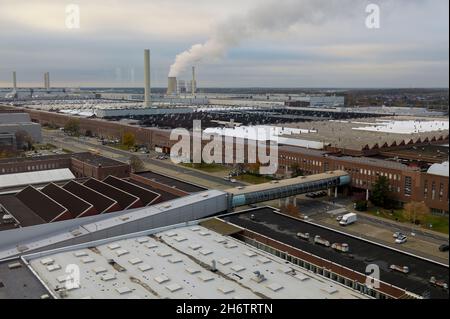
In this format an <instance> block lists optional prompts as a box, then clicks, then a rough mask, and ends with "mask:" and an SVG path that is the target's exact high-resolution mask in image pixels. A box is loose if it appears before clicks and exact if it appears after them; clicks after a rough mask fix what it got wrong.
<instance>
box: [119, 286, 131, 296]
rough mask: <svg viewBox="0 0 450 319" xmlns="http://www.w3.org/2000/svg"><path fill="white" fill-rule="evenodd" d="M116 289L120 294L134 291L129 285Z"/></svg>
mask: <svg viewBox="0 0 450 319" xmlns="http://www.w3.org/2000/svg"><path fill="white" fill-rule="evenodd" d="M116 291H117V292H118V293H119V294H120V295H124V294H127V293H130V292H132V290H131V289H130V288H128V287H120V288H116Z"/></svg>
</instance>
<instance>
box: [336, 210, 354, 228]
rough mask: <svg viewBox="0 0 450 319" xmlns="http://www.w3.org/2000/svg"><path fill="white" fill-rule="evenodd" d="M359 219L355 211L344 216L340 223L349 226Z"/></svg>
mask: <svg viewBox="0 0 450 319" xmlns="http://www.w3.org/2000/svg"><path fill="white" fill-rule="evenodd" d="M357 220H358V216H357V215H356V214H354V213H350V214H347V215H344V216H342V219H341V221H340V222H339V224H340V225H341V226H347V225H351V224H353V223H354V222H356V221H357Z"/></svg>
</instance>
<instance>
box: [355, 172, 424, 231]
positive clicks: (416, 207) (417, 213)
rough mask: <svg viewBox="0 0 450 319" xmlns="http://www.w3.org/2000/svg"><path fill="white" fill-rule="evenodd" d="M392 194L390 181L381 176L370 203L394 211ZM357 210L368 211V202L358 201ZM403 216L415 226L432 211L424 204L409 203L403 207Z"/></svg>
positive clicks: (376, 183)
mask: <svg viewBox="0 0 450 319" xmlns="http://www.w3.org/2000/svg"><path fill="white" fill-rule="evenodd" d="M390 194H391V193H390V190H389V180H388V179H387V178H386V177H385V176H380V177H379V178H378V180H377V181H376V182H375V184H374V185H373V187H372V194H371V196H370V202H371V203H372V204H373V205H375V206H377V207H381V208H384V209H391V211H393V209H394V208H395V200H394V199H393V198H392V197H391V195H390ZM355 208H356V209H357V210H361V211H364V210H367V201H365V200H362V199H357V200H356V201H355ZM402 214H403V216H402V217H403V218H404V219H405V220H409V221H411V222H412V223H414V224H422V223H424V221H425V218H426V216H427V215H428V214H430V209H429V208H428V206H427V205H426V204H425V203H424V202H409V203H407V204H405V205H404V206H403V210H402Z"/></svg>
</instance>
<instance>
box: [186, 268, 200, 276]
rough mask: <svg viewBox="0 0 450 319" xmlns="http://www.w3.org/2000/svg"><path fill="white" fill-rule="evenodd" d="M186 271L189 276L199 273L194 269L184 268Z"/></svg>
mask: <svg viewBox="0 0 450 319" xmlns="http://www.w3.org/2000/svg"><path fill="white" fill-rule="evenodd" d="M186 271H187V272H188V273H190V274H191V275H195V274H198V273H199V272H200V270H198V269H195V268H190V267H187V268H186Z"/></svg>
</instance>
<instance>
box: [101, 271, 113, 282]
mask: <svg viewBox="0 0 450 319" xmlns="http://www.w3.org/2000/svg"><path fill="white" fill-rule="evenodd" d="M115 279H116V275H114V274H109V273H108V274H104V275H102V277H101V280H103V281H112V280H115Z"/></svg>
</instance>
